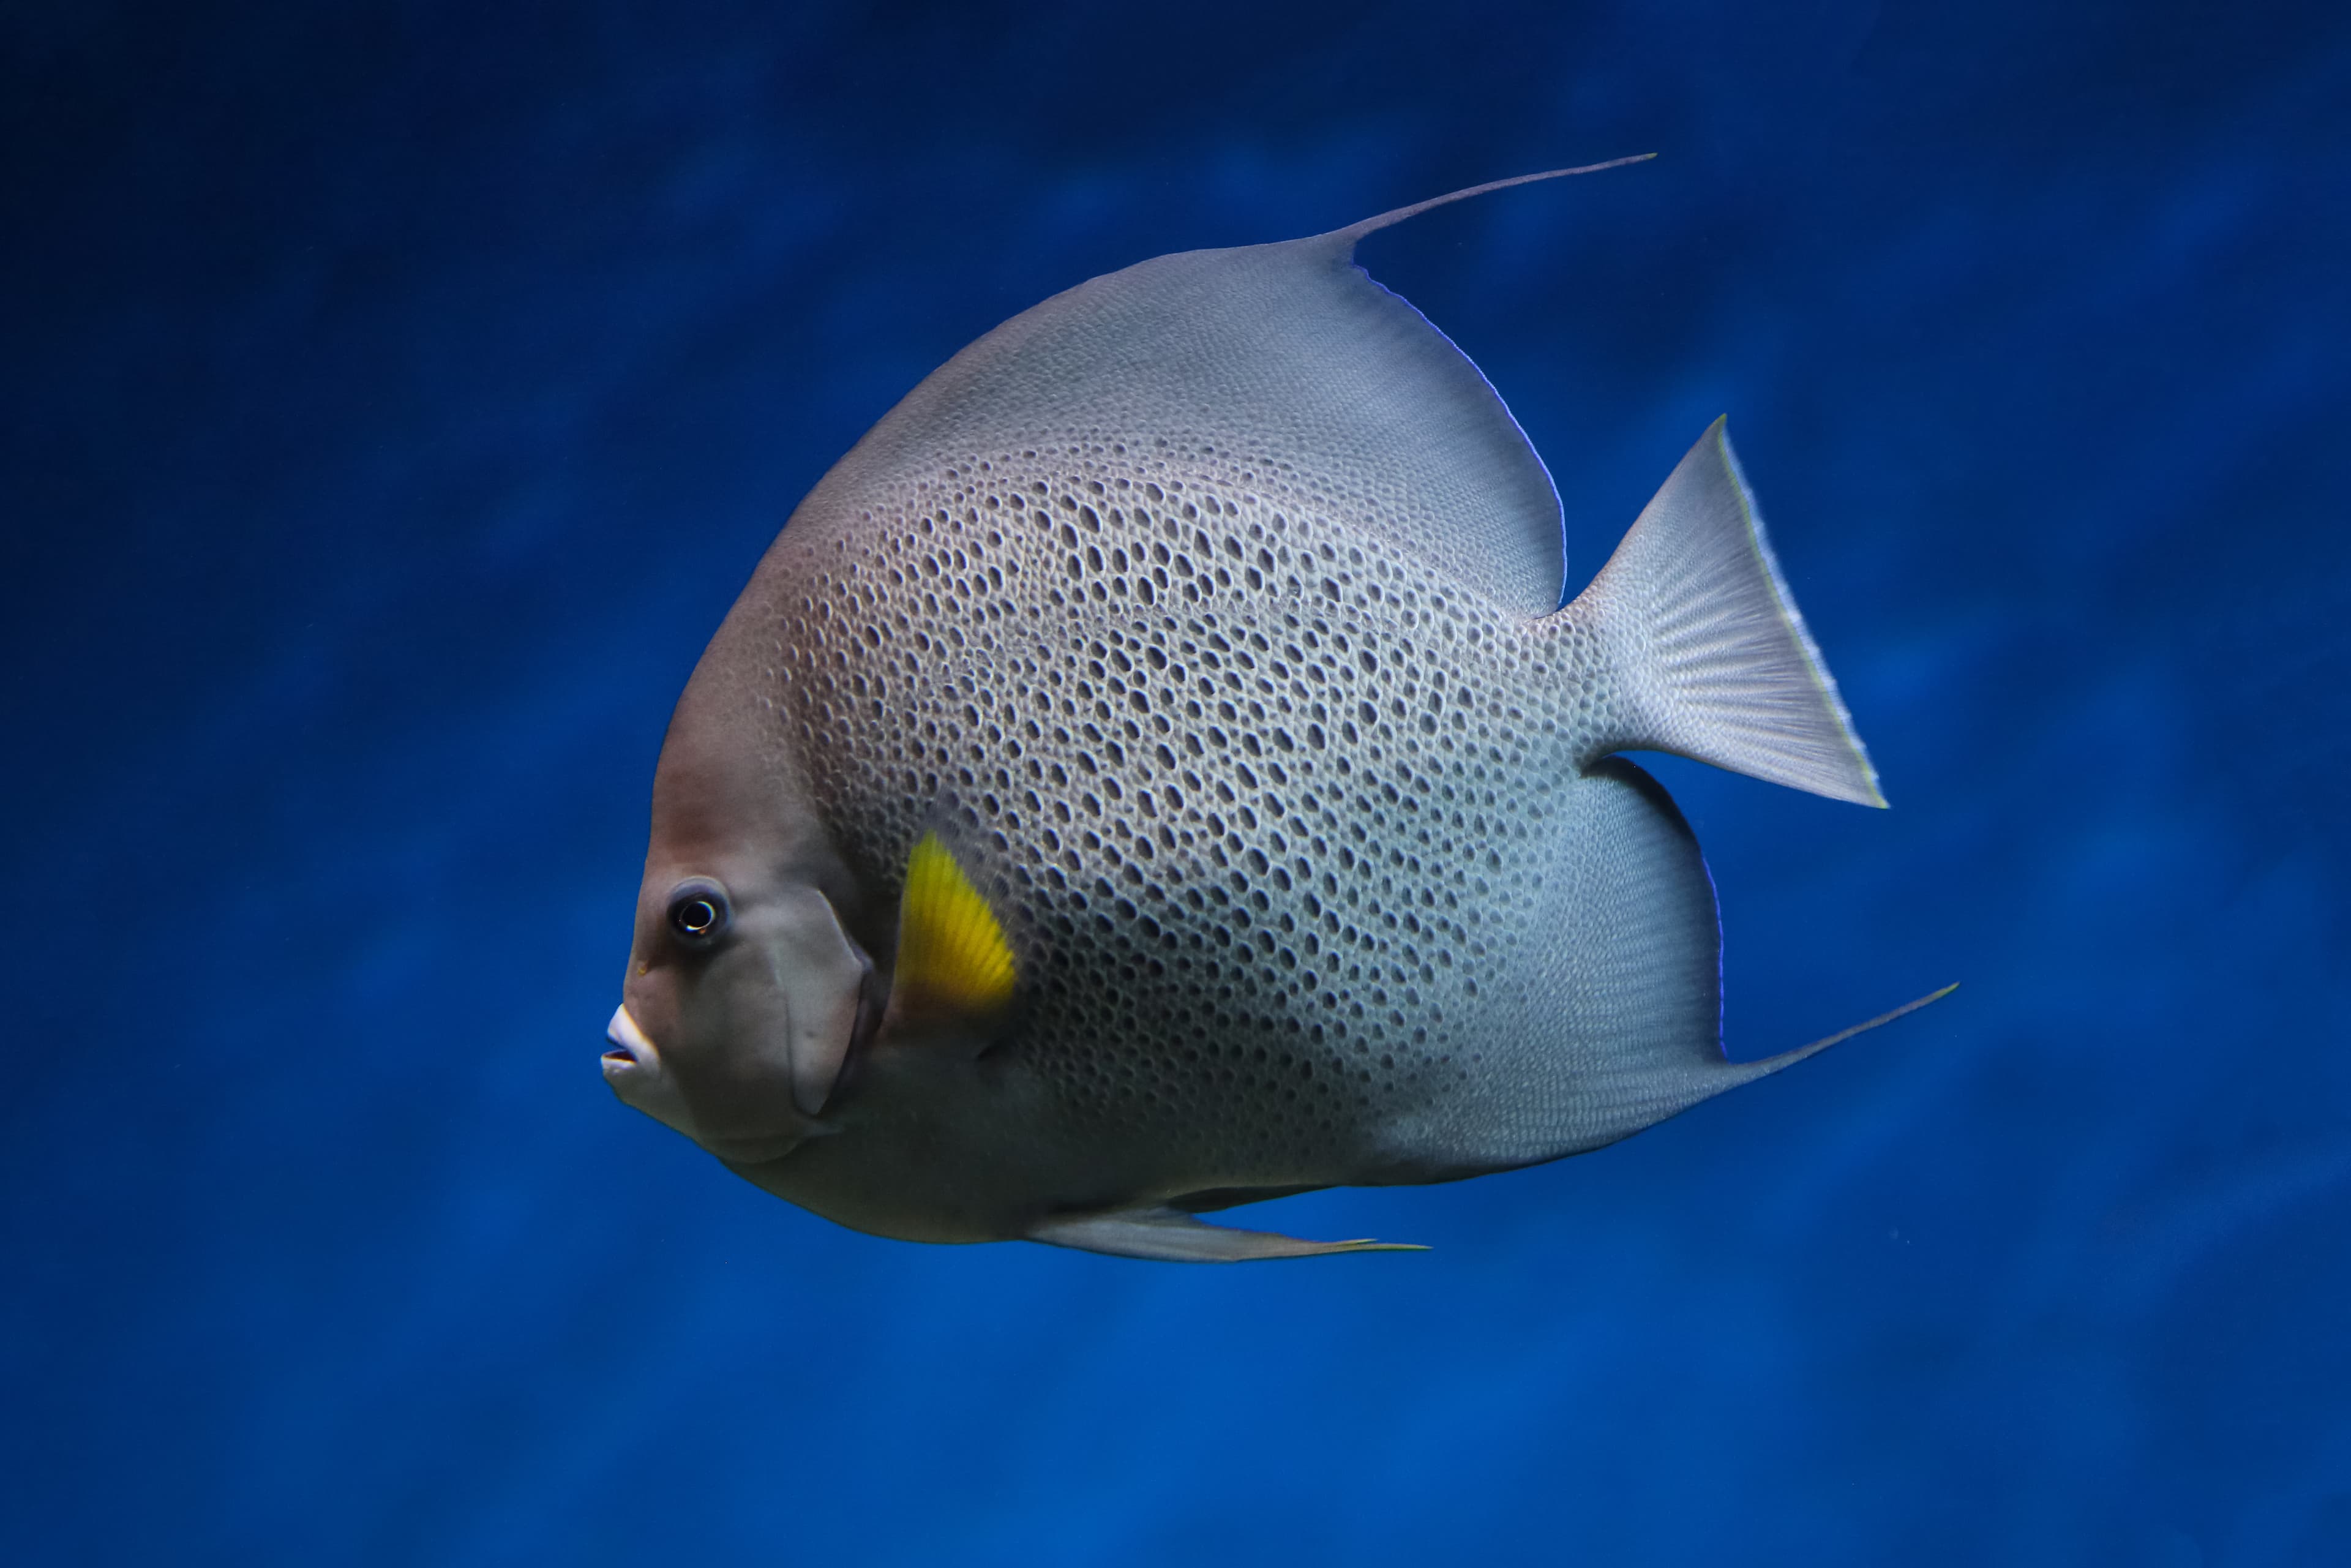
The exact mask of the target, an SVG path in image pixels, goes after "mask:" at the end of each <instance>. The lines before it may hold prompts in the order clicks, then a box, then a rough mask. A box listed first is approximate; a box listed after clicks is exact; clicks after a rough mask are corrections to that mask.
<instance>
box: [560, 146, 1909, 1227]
mask: <svg viewBox="0 0 2351 1568" xmlns="http://www.w3.org/2000/svg"><path fill="white" fill-rule="evenodd" d="M1564 172H1575V171H1564ZM1545 177H1548V176H1531V177H1530V178H1545ZM1511 183H1524V182H1523V181H1506V182H1500V184H1511ZM1492 188H1496V187H1480V188H1479V189H1480V190H1485V189H1492ZM1477 193H1479V192H1478V191H1471V192H1464V193H1457V194H1456V196H1455V197H1447V198H1439V201H1440V202H1441V201H1445V200H1453V199H1458V197H1459V196H1461V195H1471V194H1477ZM1429 205H1433V204H1432V203H1424V204H1421V205H1420V206H1418V207H1412V208H1405V209H1401V210H1399V211H1398V212H1395V213H1390V214H1383V215H1381V216H1379V217H1376V218H1373V219H1368V220H1365V221H1364V223H1361V224H1357V225H1351V226H1350V227H1348V228H1345V229H1340V230H1335V231H1332V233H1330V234H1327V235H1314V236H1310V237H1308V238H1306V239H1301V240H1295V241H1290V242H1286V243H1284V244H1280V245H1274V246H1249V247H1243V248H1240V249H1237V250H1227V251H1196V252H1187V253H1184V254H1181V255H1177V256H1162V257H1158V258H1156V259H1155V260H1152V261H1148V262H1144V263H1141V264H1138V265H1137V266H1135V267H1130V268H1127V269H1126V270H1124V271H1123V272H1119V273H1113V274H1111V275H1109V276H1107V277H1101V278H1096V279H1093V280H1092V281H1091V282H1088V283H1085V284H1081V285H1080V286H1079V287H1076V288H1073V289H1071V290H1070V291H1068V292H1067V293H1064V294H1061V295H1059V296H1056V297H1055V298H1052V299H1050V300H1048V301H1046V302H1045V303H1044V304H1042V305H1040V306H1039V307H1037V308H1034V309H1032V310H1029V311H1028V312H1025V313H1024V314H1022V315H1021V316H1019V317H1016V318H1014V319H1012V320H1011V321H1008V322H1007V323H1005V325H1003V326H1002V327H999V328H998V329H997V330H996V331H994V332H991V333H989V334H988V335H987V337H985V338H983V339H981V340H979V341H978V342H977V343H974V344H973V345H971V346H970V347H969V348H967V349H966V350H964V351H963V352H961V353H959V354H957V355H956V357H955V358H954V359H952V360H950V361H948V362H947V363H946V365H945V366H943V367H941V369H940V370H939V371H936V372H935V373H934V374H933V375H932V376H931V377H929V378H928V379H926V380H925V382H923V383H922V385H920V386H918V387H917V388H915V389H914V392H911V393H909V394H908V396H907V397H906V399H905V400H904V402H902V403H900V404H899V406H898V407H897V408H896V409H894V410H893V411H892V413H890V414H889V415H888V416H886V417H885V418H884V419H883V421H882V422H881V423H879V424H877V425H876V426H875V427H874V428H873V430H872V431H871V432H869V433H868V434H867V435H866V436H865V437H864V439H863V440H862V441H861V442H860V443H859V444H857V446H856V447H855V448H853V449H852V451H851V452H850V453H849V454H848V455H846V456H845V457H844V458H843V459H842V460H841V462H840V463H839V464H838V465H835V467H834V468H833V469H832V471H831V473H829V474H828V475H827V476H825V478H824V479H823V481H822V482H820V484H819V485H818V486H817V487H816V489H815V490H814V491H813V492H811V493H810V496H809V497H808V498H807V500H805V501H804V502H803V503H802V504H801V506H800V507H799V509H798V510H797V511H796V512H795V513H794V515H793V517H792V519H791V520H790V522H789V525H788V526H787V527H786V528H785V529H784V531H783V533H782V534H781V535H780V536H779V537H778V540H777V542H776V544H775V545H774V547H773V548H772V549H770V550H769V551H768V555H767V556H766V558H765V559H763V560H762V561H761V562H760V564H759V567H758V570H757V571H756V572H755V573H754V574H753V578H752V581H751V583H750V585H749V586H748V587H747V589H746V590H745V591H744V594H743V596H742V597H741V599H739V600H738V601H737V604H736V606H735V609H734V610H733V611H732V612H730V613H729V615H728V616H727V619H726V622H725V623H724V624H722V625H721V627H720V628H719V631H718V633H717V635H716V637H715V638H714V639H713V640H712V643H711V644H710V647H709V649H708V650H707V651H706V652H705V653H704V655H703V658H702V661H701V663H700V664H698V665H697V666H696V669H695V675H694V677H693V679H692V680H691V681H690V682H689V683H688V685H687V687H686V691H685V694H684V695H683V696H682V697H681V698H680V700H679V704H678V708H677V712H676V714H675V715H674V717H673V718H672V721H671V726H670V732H669V737H668V739H667V740H666V742H665V743H664V748H663V753H662V759H661V764H660V767H659V768H658V769H657V770H656V774H655V779H654V789H653V834H652V840H651V843H650V845H649V848H648V851H647V855H646V871H645V877H644V881H643V885H642V889H641V892H640V895H639V902H638V912H637V929H636V936H635V939H634V942H633V944H632V956H631V967H630V977H629V979H628V982H627V984H626V987H625V989H624V1000H623V1003H622V1007H621V1009H619V1011H618V1012H616V1013H615V1015H614V1018H613V1021H612V1025H611V1030H610V1037H611V1041H612V1043H613V1045H614V1047H615V1049H614V1050H613V1051H608V1052H607V1053H606V1056H605V1061H604V1068H605V1073H606V1077H607V1080H608V1081H609V1082H611V1085H612V1087H613V1089H614V1091H615V1092H617V1093H618V1094H619V1095H620V1096H621V1097H622V1099H623V1100H624V1101H626V1102H627V1103H632V1104H634V1105H636V1106H638V1107H639V1108H640V1109H642V1110H644V1111H645V1112H646V1113H649V1114H651V1115H653V1116H654V1117H655V1118H657V1119H659V1120H661V1121H663V1122H664V1123H665V1124H668V1125H670V1126H672V1127H674V1128H676V1129H677V1130H678V1131H681V1132H683V1133H685V1134H687V1135H689V1136H691V1137H693V1138H695V1140H696V1141H697V1142H699V1143H701V1144H702V1145H704V1146H705V1148H707V1149H709V1150H710V1151H711V1152H712V1153H714V1154H716V1155H718V1156H719V1157H720V1158H722V1159H723V1160H725V1161H726V1163H727V1164H728V1165H729V1166H731V1167H732V1168H734V1169H735V1170H736V1171H737V1173H738V1174H740V1175H742V1176H745V1177H746V1178H747V1179H748V1180H750V1181H752V1182H754V1183H756V1184H758V1186H762V1187H764V1188H766V1189H767V1190H768V1191H770V1192H773V1193H775V1194H777V1195H778V1196H780V1197H786V1198H788V1199H789V1200H790V1201H792V1202H794V1203H798V1204H800V1205H802V1206H803V1207H808V1208H810V1209H812V1210H814V1211H815V1212H817V1213H819V1214H822V1215H825V1216H827V1217H829V1218H833V1219H836V1220H839V1221H841V1223H843V1224H847V1225H851V1226H854V1227H857V1228H862V1229H866V1230H871V1231H874V1232H876V1233H879V1234H882V1235H887V1236H895V1237H903V1238H907V1239H921V1240H932V1241H980V1240H994V1239H1014V1238H1026V1239H1033V1240H1040V1241H1047V1242H1051V1243H1055V1244H1058V1245H1063V1246H1071V1247H1079V1248H1084V1249H1092V1250H1095V1251H1102V1252H1112V1253H1119V1254H1123V1255H1127V1256H1133V1257H1144V1258H1159V1259H1168V1260H1238V1259H1246V1258H1271V1257H1298V1256H1311V1255H1315V1254H1319V1253H1330V1252H1341V1251H1352V1250H1363V1249H1371V1248H1376V1247H1378V1246H1380V1245H1381V1244H1378V1243H1371V1242H1311V1241H1300V1240H1295V1239H1290V1238H1288V1237H1282V1236H1277V1235H1272V1234H1270V1233H1263V1232H1255V1231H1247V1230H1240V1229H1235V1228H1226V1227H1223V1226H1210V1225H1206V1224H1203V1223H1202V1222H1200V1221H1199V1220H1198V1219H1197V1218H1195V1217H1196V1215H1197V1214H1200V1213H1203V1212H1208V1211H1213V1210H1217V1209H1222V1208H1226V1207H1232V1206H1234V1205H1237V1204H1241V1203H1247V1202H1251V1201H1255V1200H1258V1199H1262V1198H1267V1197H1278V1196H1280V1195H1283V1194H1286V1193H1292V1192H1298V1191H1303V1190H1309V1189H1311V1188H1314V1187H1320V1186H1333V1185H1338V1184H1343V1183H1356V1184H1365V1185H1379V1184H1385V1183H1396V1182H1411V1181H1434V1180H1446V1179H1451V1178H1454V1177H1458V1176H1472V1175H1477V1174H1479V1173H1481V1172H1486V1171H1492V1170H1499V1169H1506V1168H1510V1167H1511V1166H1522V1165H1527V1164H1531V1163H1534V1162H1537V1161H1541V1160H1547V1159H1555V1158H1558V1157H1560V1156H1562V1155H1570V1154H1576V1153H1581V1152H1584V1151H1587V1150H1590V1149H1593V1148H1597V1147H1600V1146H1601V1145H1605V1144H1607V1143H1610V1142H1613V1141H1614V1140H1615V1139H1618V1138H1621V1137H1624V1136H1626V1135H1627V1134H1631V1133H1634V1132H1636V1131H1638V1130H1640V1129H1641V1128H1643V1127H1646V1126H1648V1125H1651V1124H1655V1123H1656V1122H1657V1121H1659V1120H1662V1119H1663V1118H1665V1117H1667V1116H1669V1115H1672V1114H1674V1113H1676V1112H1677V1111H1680V1110H1682V1109H1685V1108H1687V1106H1689V1105H1692V1104H1695V1103H1698V1102H1699V1101H1701V1100H1704V1099H1706V1098H1708V1097H1709V1096H1711V1095H1713V1094H1716V1093H1719V1092H1722V1091H1723V1090H1725V1089H1728V1088H1730V1087H1733V1086H1735V1085H1737V1084H1739V1083H1742V1082H1749V1081H1750V1080H1752V1079H1753V1078H1756V1077H1759V1076H1761V1075H1762V1074H1764V1073H1767V1072H1772V1071H1778V1070H1780V1069H1781V1068H1782V1067H1785V1066H1787V1065H1789V1064H1790V1063H1792V1062H1793V1061H1799V1060H1802V1058H1803V1057H1805V1056H1807V1055H1810V1054H1812V1053H1813V1051H1818V1050H1820V1049H1822V1048H1823V1047H1824V1046H1826V1045H1828V1044H1833V1043H1834V1039H1833V1040H1824V1041H1819V1042H1815V1044H1813V1045H1812V1046H1808V1047H1804V1048H1802V1049H1801V1050H1798V1051H1788V1052H1783V1053H1782V1054H1781V1055H1778V1056H1774V1057H1769V1058H1766V1059H1763V1060H1761V1061H1747V1062H1738V1063H1734V1062H1731V1061H1728V1060H1727V1059H1726V1058H1725V1056H1724V1054H1723V1051H1722V1050H1721V1043H1720V997H1719V933H1718V929H1717V923H1716V915H1715V904H1714V893H1713V884H1712V883H1711V880H1710V879H1709V877H1708V873H1707V871H1706V866H1705V862H1704V861H1703V860H1702V858H1701V857H1700V855H1699V853H1698V847H1697V843H1696V841H1695V839H1694V838H1693V837H1692V835H1691V833H1690V831H1689V828H1688V825H1687V822H1686V821H1684V820H1683V819H1682V816H1681V813H1680V812H1679V811H1678V810H1677V809H1676V808H1675V807H1674V805H1673V802H1672V801H1671V800H1670V799H1669V798H1668V797H1667V795H1666V792H1665V791H1664V790H1663V789H1661V788H1660V787H1659V786H1658V785H1657V784H1656V782H1655V781H1654V780H1652V779H1649V778H1648V776H1647V775H1646V774H1644V773H1643V772H1642V771H1641V770H1640V769H1639V768H1636V767H1635V766H1634V765H1633V764H1631V763H1630V762H1628V761H1625V759H1624V758H1622V757H1621V756H1618V755H1616V754H1617V753H1620V752H1623V751H1626V750H1634V749H1641V748H1645V747H1646V748H1653V749H1661V750H1667V751H1674V752H1678V753H1680V754H1681V755H1684V756H1688V757H1693V758H1698V759H1700V760H1704V761H1708V762H1712V763H1715V764H1717V765H1719V766H1722V767H1726V768H1733V769H1736V770H1738V771H1741V772H1745V773H1749V774H1751V775H1754V776H1756V777H1759V778H1762V779H1771V780H1774V781H1776V782H1780V783H1783V784H1789V785H1792V786H1794V787H1797V788H1800V789H1811V790H1813V791H1815V792H1818V793H1821V794H1824V795H1829V796H1833V797H1834V798H1837V799H1842V800H1855V801H1860V802H1864V803H1868V804H1881V805H1882V804H1883V803H1884V802H1883V799H1882V797H1880V796H1879V794H1878V792H1877V788H1876V775H1875V772H1874V771H1873V770H1872V769H1871V768H1870V767H1869V763H1868V760H1867V758H1866V756H1865V754H1864V753H1863V751H1862V748H1861V746H1860V743H1859V741H1858V740H1857V739H1856V738H1855V737H1854V735H1853V732H1852V729H1851V727H1850V723H1849V721H1848V718H1847V716H1846V714H1845V711H1844V705H1843V703H1842V702H1841V701H1840V700H1839V698H1838V696H1837V695H1836V689H1835V686H1834V682H1832V681H1831V680H1830V678H1829V676H1828V674H1827V670H1826V667H1825V665H1824V664H1823V663H1822V661H1821V659H1820V655H1819V652H1818V650H1817V649H1816V648H1815V647H1814V646H1813V642H1812V639H1811V636H1810V634H1809V633H1808V632H1806V631H1805V629H1804V626H1803V622H1802V617H1801V616H1800V615H1799V614H1798V613H1797V612H1796V609H1795V606H1794V603H1793V601H1792V598H1791V597H1790V596H1789V594H1788V591H1787V585H1786V583H1785V581H1784V580H1783V579H1782V575H1781V573H1780V571H1779V568H1778V565H1777V563H1776V560H1775V559H1774V558H1773V557H1772V554H1771V547H1770V544H1769V543H1768V541H1767V539H1766V538H1765V535H1764V532H1763V528H1762V523H1761V517H1760V515H1759V514H1758V513H1757V510H1756V507H1755V505H1754V500H1753V497H1752V495H1751V494H1750V491H1749V490H1748V487H1747V485H1746V481H1745V478H1744V476H1742V475H1741V473H1740V469H1739V465H1738V462H1737V460H1736V458H1735V457H1734V456H1733V455H1732V453H1731V450H1730V446H1729V440H1728V437H1727V436H1726V434H1724V431H1723V427H1722V424H1721V423H1720V422H1719V421H1718V422H1717V423H1716V425H1715V426H1714V427H1713V428H1712V429H1710V430H1708V432H1707V433H1706V434H1705V435H1704V436H1702V437H1701V438H1700V439H1699V441H1698V444H1696V445H1695V446H1693V447H1692V448H1691V450H1690V452H1689V454H1688V455H1687V456H1685V457H1684V458H1683V460H1682V462H1681V464H1680V465H1678V466H1677V468H1676V469H1675V470H1674V473H1673V474H1672V475H1671V476H1669V477H1668V478H1667V482H1666V484H1665V486H1663V487H1662V488H1661V489H1660V490H1659V491H1658V494H1657V497H1656V499H1655V500H1653V501H1652V502H1651V503H1650V505H1649V507H1647V508H1646V509H1645V511H1644V512H1643V514H1642V516H1641V517H1640V518H1639V519H1638V520H1637V521H1636V522H1635V525H1634V527H1633V528H1632V529H1631V531H1630V532H1629V533H1628V534H1627V535H1626V536H1625V540H1624V541H1623V543H1621V544H1620V545H1619V547H1618V549H1617V550H1616V552H1615V554H1614V556H1613V557H1612V558H1611V559H1610V560H1609V562H1608V564H1607V565H1606V566H1605V567H1604V569H1603V570H1602V571H1601V572H1600V573H1599V575H1598V576H1597V577H1596V578H1595V579H1594V580H1593V583H1592V584H1591V586H1590V587H1588V588H1587V589H1586V590H1585V591H1583V593H1582V594H1581V595H1579V596H1578V597H1577V599H1576V600H1575V601H1574V602H1573V603H1571V604H1569V605H1567V606H1565V607H1564V608H1561V607H1560V605H1559V599H1560V593H1559V588H1560V582H1561V579H1562V574H1563V570H1564V564H1563V561H1562V555H1561V549H1560V520H1559V518H1560V509H1559V501H1558V497H1557V496H1556V494H1555V493H1554V492H1553V490H1552V485H1551V480H1550V477H1549V475H1548V474H1547V473H1546V472H1545V470H1544V469H1543V466H1542V465H1541V461H1540V460H1539V459H1538V458H1536V456H1535V455H1534V453H1533V451H1532V449H1531V447H1529V446H1528V444H1527V443H1526V439H1525V437H1524V435H1523V434H1520V431H1519V430H1518V427H1517V425H1516V424H1515V423H1513V422H1512V421H1511V420H1510V414H1509V411H1508V410H1507V409H1505V408H1504V407H1503V405H1502V403H1501V401H1500V399H1499V397H1498V396H1497V395H1496V394H1495V392H1494V391H1493V389H1492V388H1491V387H1490V386H1489V385H1488V384H1487V383H1486V382H1485V380H1484V378H1483V377H1482V376H1480V375H1479V373H1478V371H1477V369H1476V367H1474V366H1472V365H1471V364H1470V363H1469V362H1468V360H1466V359H1464V358H1463V357H1462V356H1461V354H1460V353H1459V351H1458V350H1456V349H1455V348H1454V347H1453V346H1452V344H1451V343H1450V342H1448V341H1447V340H1446V339H1445V338H1444V336H1443V335H1442V334H1441V333H1439V332H1437V330H1436V329H1434V328H1432V327H1431V326H1429V325H1428V323H1427V322H1426V320H1425V319H1422V318H1421V317H1420V315H1419V314H1418V312H1416V311H1415V310H1414V309H1413V308H1411V307H1410V306H1408V305H1406V304H1405V303H1404V302H1403V301H1402V300H1400V299H1398V298H1396V297H1395V296H1394V295H1393V294H1390V293H1388V292H1387V291H1386V290H1385V289H1384V288H1381V287H1379V286H1377V285H1376V284H1374V283H1372V282H1371V281H1370V280H1369V279H1368V278H1367V277H1365V276H1364V273H1363V272H1362V270H1361V269H1360V268H1358V267H1355V266H1354V264H1353V250H1354V246H1355V243H1356V241H1357V240H1359V239H1360V238H1362V237H1363V235H1366V234H1369V233H1371V232H1373V231H1374V230H1376V229H1378V228H1380V227H1383V226H1384V225H1387V224H1390V223H1394V222H1396V221H1400V220H1401V219H1402V218H1405V217H1408V216H1411V215H1412V214H1415V213H1416V212H1418V211H1421V210H1424V209H1425V208H1426V207H1427V206H1429ZM1938 994H1939V993H1938ZM1928 999H1931V998H1928ZM1917 1005H1921V1004H1918V1003H1913V1004H1911V1006H1913V1007H1915V1006H1917ZM1907 1010H1908V1009H1907V1008H1906V1009H1896V1013H1891V1014H1887V1015H1885V1018H1881V1019H1873V1020H1871V1023H1870V1024H1869V1025H1864V1026H1861V1027H1864V1028H1867V1027H1873V1026H1874V1025H1875V1024H1876V1023H1879V1022H1883V1021H1885V1019H1886V1018H1891V1017H1895V1016H1898V1015H1899V1013H1900V1012H1902V1011H1907ZM1851 1032H1854V1031H1850V1030H1849V1031H1847V1033H1848V1034H1849V1033H1851ZM1842 1038H1844V1036H1838V1037H1835V1039H1842Z"/></svg>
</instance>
